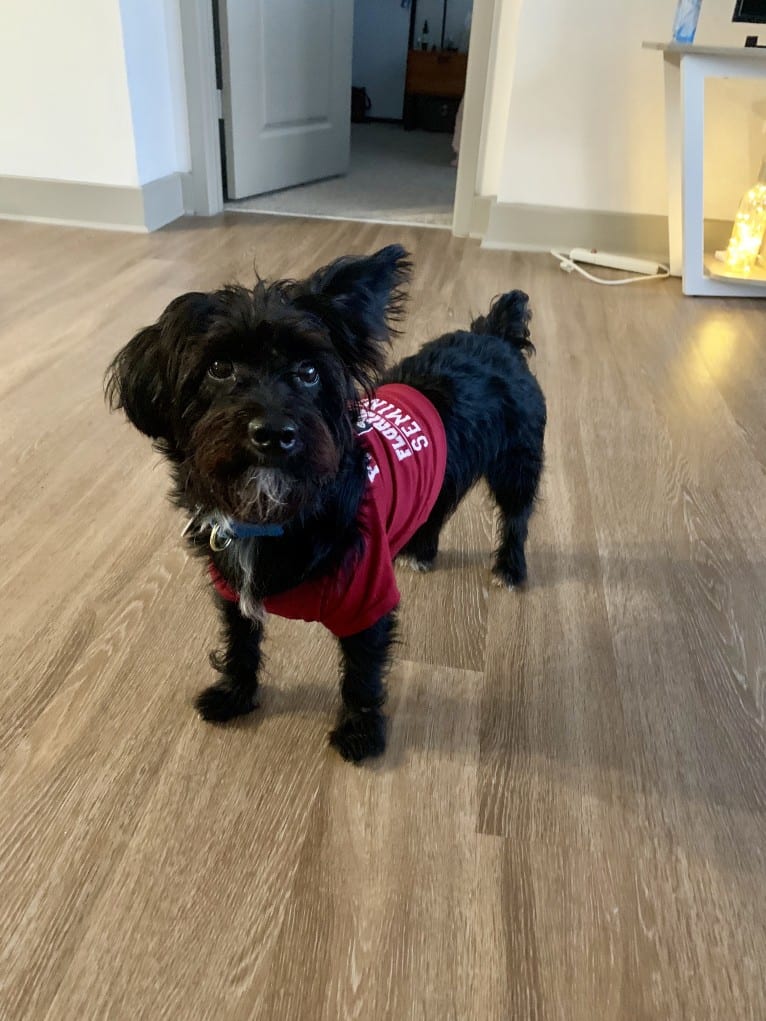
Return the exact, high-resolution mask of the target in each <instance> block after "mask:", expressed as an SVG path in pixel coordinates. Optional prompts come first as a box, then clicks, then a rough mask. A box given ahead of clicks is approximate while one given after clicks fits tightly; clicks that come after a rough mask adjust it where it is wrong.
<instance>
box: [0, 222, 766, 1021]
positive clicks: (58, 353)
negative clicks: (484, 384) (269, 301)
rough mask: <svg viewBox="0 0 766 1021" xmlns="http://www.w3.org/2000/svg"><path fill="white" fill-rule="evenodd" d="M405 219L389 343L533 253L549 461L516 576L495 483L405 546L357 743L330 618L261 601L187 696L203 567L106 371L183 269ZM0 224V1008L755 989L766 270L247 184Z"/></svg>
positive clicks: (220, 264)
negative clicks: (624, 274) (81, 216)
mask: <svg viewBox="0 0 766 1021" xmlns="http://www.w3.org/2000/svg"><path fill="white" fill-rule="evenodd" d="M395 240H400V241H402V242H403V243H404V244H405V245H407V246H408V247H409V248H411V250H412V252H413V254H414V258H415V263H416V274H415V278H414V283H413V287H412V300H411V305H410V315H409V319H408V322H407V326H406V330H405V332H404V334H403V336H402V337H401V339H400V340H399V341H398V342H397V353H399V354H402V353H404V352H407V351H409V350H411V349H413V348H414V347H415V346H416V345H418V344H419V343H420V342H422V341H423V340H424V339H426V338H428V337H431V336H433V335H435V334H437V333H439V332H441V331H443V330H445V329H448V328H451V327H453V326H464V325H466V324H467V323H468V321H469V319H470V315H471V313H472V312H473V313H477V312H480V311H483V310H484V309H485V308H486V307H487V304H488V302H489V300H490V298H491V297H492V296H493V295H494V294H496V293H498V292H500V291H502V290H506V289H508V288H510V287H514V286H515V287H522V288H524V289H526V290H528V291H529V293H530V295H531V296H532V302H533V306H534V308H535V313H536V316H535V321H534V339H535V341H536V343H537V345H538V355H537V357H536V359H535V360H534V363H533V364H534V367H535V371H536V372H537V374H538V376H539V378H540V380H541V382H542V384H543V387H544V389H545V392H546V395H547V398H548V404H549V414H550V426H549V432H548V441H547V471H546V475H545V482H544V486H543V492H542V498H541V501H540V505H539V509H538V512H537V514H536V517H535V518H534V521H533V525H532V529H531V536H530V542H529V560H530V585H529V588H528V590H527V591H526V592H524V593H520V594H511V593H506V592H503V591H500V590H497V589H495V588H494V587H491V586H490V585H489V583H488V582H489V563H490V556H489V554H490V549H491V545H492V542H493V514H492V509H491V506H490V504H489V502H488V500H487V498H486V495H485V493H484V492H483V491H481V490H477V491H476V492H474V493H473V494H471V496H470V497H469V499H468V500H467V501H466V503H465V505H464V506H463V507H462V508H461V510H460V511H459V513H458V514H457V516H456V517H455V519H454V520H453V521H452V522H451V523H450V525H449V527H448V529H447V531H446V534H445V536H444V543H443V552H442V555H441V559H440V562H439V567H438V570H437V571H436V572H435V573H434V574H433V575H431V576H419V575H412V574H409V573H407V572H406V571H401V572H400V580H401V588H402V592H403V613H402V620H403V636H402V642H401V647H400V650H399V656H398V659H397V661H396V664H395V667H394V669H393V672H392V675H391V680H390V716H391V727H390V747H389V750H388V752H387V754H386V756H385V758H384V759H383V760H381V761H379V762H377V763H375V764H373V765H367V766H364V767H362V768H358V769H357V768H353V767H351V766H348V765H346V764H345V763H343V762H341V760H340V759H339V758H338V757H337V756H336V755H334V754H333V753H331V752H330V751H329V750H328V748H327V746H326V743H325V741H326V739H325V735H326V731H327V730H328V727H329V725H330V723H331V720H332V715H333V711H334V707H335V704H336V691H335V684H336V654H335V650H334V647H333V644H332V642H331V640H330V639H329V638H328V637H327V636H326V635H325V634H323V633H322V631H321V629H319V628H318V627H315V626H308V625H302V626H301V625H290V624H288V623H287V622H285V621H281V620H273V621H272V622H271V624H270V628H269V637H268V641H267V648H268V654H269V659H268V666H267V670H266V677H265V684H264V692H263V705H262V708H261V710H260V712H259V713H258V714H257V715H255V716H253V717H252V718H251V719H247V720H245V721H242V722H239V723H237V724H235V725H232V726H228V727H225V728H215V727H211V726H209V725H204V724H202V723H201V722H200V721H199V720H198V719H197V718H196V717H195V715H194V713H193V711H192V708H191V705H190V703H191V698H192V696H193V694H194V693H195V692H196V691H197V690H198V689H199V688H200V687H201V686H203V685H204V684H206V683H207V681H208V676H209V667H208V666H207V659H206V653H207V650H208V649H209V647H210V646H211V645H212V644H213V641H214V638H215V634H214V619H213V615H212V613H211V607H210V605H209V599H208V595H207V592H206V591H205V589H206V585H205V581H204V579H203V578H202V577H201V576H200V569H199V565H198V564H196V563H195V562H192V561H190V560H189V559H188V558H187V556H186V555H185V553H184V550H183V548H182V544H181V542H180V539H179V533H180V531H181V528H182V524H183V522H182V521H181V520H180V518H179V516H178V515H177V514H176V512H174V511H173V510H172V509H171V508H170V507H169V506H168V505H167V504H166V503H165V502H164V490H165V481H166V479H165V471H164V468H163V467H162V466H161V465H160V463H159V460H158V458H157V457H156V456H155V455H154V454H153V453H152V452H151V450H150V448H149V446H148V444H147V442H146V441H145V440H143V438H141V437H140V436H138V435H137V434H136V433H135V432H134V431H133V430H131V429H130V428H129V427H128V426H127V425H126V424H125V423H124V421H123V420H122V419H121V418H120V417H119V416H109V415H108V414H107V412H106V411H105V409H104V406H103V402H102V396H101V379H102V374H103V371H104V368H105V365H106V363H107V362H108V360H109V358H110V357H111V355H112V354H113V352H114V351H115V350H116V348H117V347H118V346H120V345H121V344H123V343H124V342H125V341H126V340H127V339H128V338H129V337H130V336H131V334H132V333H133V332H134V331H135V330H136V329H137V328H138V327H139V326H141V325H143V324H145V323H147V322H149V321H151V320H153V319H154V318H155V317H156V316H157V315H158V313H159V312H160V311H161V309H162V308H163V307H164V305H165V304H166V303H167V302H168V301H169V300H170V299H171V298H173V297H174V296H175V295H176V294H178V293H179V292H181V291H184V290H189V289H202V288H209V287H212V286H215V285H217V284H219V283H221V282H222V281H226V280H231V279H240V280H243V281H249V280H251V279H252V273H253V266H254V264H257V268H258V270H259V271H260V272H261V273H262V274H263V275H274V274H278V275H291V276H292V275H299V274H303V273H306V272H307V271H309V270H311V269H313V268H314V267H316V265H317V264H319V263H321V262H323V261H326V260H329V259H331V258H333V257H335V256H337V255H340V254H342V253H345V252H348V251H358V252H367V251H372V250H374V249H375V248H376V247H379V246H381V245H383V244H386V243H389V242H391V241H395ZM0 259H1V261H2V270H1V272H0V367H1V368H2V372H1V374H0V477H1V478H2V487H0V519H1V520H2V528H0V547H1V549H2V564H3V571H2V577H0V600H1V602H2V607H1V609H0V630H1V631H2V664H3V670H2V685H0V870H1V871H0V1017H2V1018H3V1019H19V1018H34V1019H50V1021H63V1019H77V1021H83V1019H90V1018H94V1019H95V1018H109V1019H123V1018H124V1019H131V1021H132V1019H138V1018H142V1019H143V1018H146V1019H151V1021H157V1019H165V1018H169V1019H207V1018H211V1019H226V1021H228V1019H251V1018H252V1019H268V1021H282V1019H285V1021H287V1019H290V1021H292V1019H299V1021H303V1019H306V1021H338V1019H346V1018H349V1019H350V1018H360V1019H362V1018H363V1019H365V1021H370V1019H372V1021H378V1019H389V1018H390V1019H392V1021H410V1019H413V1021H414V1019H418V1021H421V1019H422V1021H432V1019H433V1021H448V1019H456V1021H457V1019H459V1021H464V1019H465V1021H490V1019H491V1021H495V1019H496V1021H527V1019H529V1021H537V1019H542V1021H547V1019H556V1021H612V1019H615V1021H616V1019H619V1021H645V1019H646V1021H649V1019H651V1021H654V1019H657V1021H681V1019H693V1021H708V1019H709V1021H719V1019H727V1021H729V1019H730V1021H763V1018H764V1017H766V993H765V992H764V982H765V979H764V971H765V967H766V905H765V897H766V894H765V891H766V871H765V863H764V856H765V854H766V819H765V814H764V813H766V767H765V760H766V755H765V752H766V748H765V743H764V687H765V686H766V612H765V604H766V599H765V593H766V473H765V472H764V467H765V465H766V396H765V394H766V329H765V328H764V327H765V325H766V320H765V318H764V313H765V312H766V306H764V305H763V304H759V303H758V302H755V301H752V302H746V301H740V302H736V301H730V302H724V301H718V300H702V299H697V300H693V299H684V298H683V297H682V296H681V294H680V289H679V285H678V282H677V281H673V282H669V283H647V284H645V285H643V284H642V285H639V286H634V287H629V288H618V289H615V288H598V287H596V286H594V285H591V284H589V283H587V282H586V281H583V280H581V279H579V278H577V277H569V276H567V275H565V274H563V273H562V272H560V270H559V269H558V267H557V266H556V264H555V263H554V261H553V260H552V259H550V258H548V257H546V256H543V255H540V256H530V255H517V254H505V253H498V252H483V251H481V250H480V249H479V248H478V245H477V244H476V242H473V241H465V240H459V239H455V238H452V237H451V236H450V235H449V234H447V233H445V232H441V231H433V230H431V231H429V230H420V229H415V228H393V227H381V226H376V225H367V224H366V225H359V224H349V223H338V222H322V221H316V220H313V221H300V220H294V219H291V220H283V219H278V218H273V217H258V216H252V215H239V216H237V215H235V214H227V215H226V216H225V217H223V218H221V219H218V220H216V221H213V222H210V221H204V220H200V221H186V222H182V223H180V224H178V225H175V226H173V227H171V228H168V229H166V230H164V231H161V232H159V233H158V234H155V235H151V236H137V235H125V234H114V233H107V232H96V231H87V230H79V229H69V228H55V227H49V226H42V225H36V224H23V223H9V222H5V223H0Z"/></svg>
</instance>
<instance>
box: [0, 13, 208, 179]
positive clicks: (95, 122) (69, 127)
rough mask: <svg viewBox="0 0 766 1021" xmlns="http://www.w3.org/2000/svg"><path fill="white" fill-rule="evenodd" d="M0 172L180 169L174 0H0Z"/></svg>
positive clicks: (182, 142) (132, 174)
mask: <svg viewBox="0 0 766 1021" xmlns="http://www.w3.org/2000/svg"><path fill="white" fill-rule="evenodd" d="M0 3H2V11H1V13H0V140H1V141H0V176H5V175H7V176H13V177H33V178H47V179H51V180H56V181H78V182H82V183H86V184H105V185H123V186H133V187H135V186H136V185H138V184H144V183H146V182H147V181H151V180H154V179H156V178H159V177H164V176H166V175H167V174H171V173H173V172H174V171H184V170H188V169H189V165H190V160H189V142H188V130H187V126H186V99H185V91H184V77H183V57H182V50H181V33H180V21H179V7H178V5H179V0H67V2H66V3H63V2H54V0H0Z"/></svg>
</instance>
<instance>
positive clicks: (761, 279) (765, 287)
mask: <svg viewBox="0 0 766 1021" xmlns="http://www.w3.org/2000/svg"><path fill="white" fill-rule="evenodd" d="M705 273H706V274H707V276H709V277H712V278H713V279H714V280H726V281H727V282H728V283H731V284H738V285H741V286H744V287H752V288H753V290H754V291H758V292H762V291H766V269H764V268H763V267H762V266H754V267H753V268H752V270H751V271H750V272H749V273H748V274H747V275H745V274H744V273H736V272H735V271H734V270H733V269H729V268H728V266H727V265H726V263H725V262H721V261H720V260H719V259H716V257H715V256H714V255H706V256H705Z"/></svg>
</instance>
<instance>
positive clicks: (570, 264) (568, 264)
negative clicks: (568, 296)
mask: <svg viewBox="0 0 766 1021" xmlns="http://www.w3.org/2000/svg"><path fill="white" fill-rule="evenodd" d="M551 255H552V256H554V257H555V258H556V259H558V260H559V266H560V267H561V269H563V270H564V272H565V273H571V272H572V270H574V271H575V272H576V273H579V274H580V276H583V277H585V279H586V280H591V281H592V282H593V283H594V284H604V285H605V286H607V287H619V286H620V285H621V284H640V283H641V282H642V281H644V280H666V279H667V278H668V277H669V276H670V267H669V266H665V265H663V264H662V263H661V262H660V263H657V265H658V266H659V268H660V269H661V270H662V273H652V274H651V276H647V275H645V274H642V275H641V276H639V277H628V278H627V279H625V280H607V279H606V278H605V277H595V276H593V274H592V273H588V271H587V270H584V269H583V268H582V266H578V265H577V263H576V262H575V261H574V259H571V258H570V257H569V256H568V255H565V254H564V252H557V251H555V249H553V248H551Z"/></svg>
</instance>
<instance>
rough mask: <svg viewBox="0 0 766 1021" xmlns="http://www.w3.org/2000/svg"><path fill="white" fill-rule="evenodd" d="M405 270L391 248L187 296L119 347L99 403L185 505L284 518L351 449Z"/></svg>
mask: <svg viewBox="0 0 766 1021" xmlns="http://www.w3.org/2000/svg"><path fill="white" fill-rule="evenodd" d="M408 271H409V263H408V262H407V259H406V253H405V252H404V250H403V249H402V248H400V247H399V246H396V245H392V246H390V247H388V248H384V249H382V250H381V251H380V252H378V253H377V254H376V255H373V256H370V257H368V258H344V259H339V260H337V261H336V262H334V263H332V264H331V265H329V266H326V267H324V268H323V269H320V270H318V271H317V272H316V273H314V274H313V275H312V276H311V277H309V278H308V279H306V280H303V281H278V282H276V283H272V284H266V283H264V282H263V281H259V283H258V284H257V286H256V287H255V288H254V289H253V290H247V289H246V288H243V287H227V288H223V289H222V290H219V291H214V292H211V293H209V294H202V293H191V294H184V295H182V296H181V297H180V298H176V300H175V301H173V302H171V304H170V305H169V306H168V307H167V309H166V310H165V311H164V312H163V314H162V316H160V319H159V321H158V322H157V323H155V324H154V325H153V326H149V327H147V328H146V329H144V330H141V332H140V333H138V334H137V335H136V336H135V337H134V338H133V340H131V341H130V343H129V344H128V345H127V346H126V347H125V348H123V350H122V351H120V353H119V354H118V355H117V357H116V358H115V360H114V362H113V363H112V365H111V367H110V369H109V370H108V375H107V396H108V397H109V400H110V402H111V404H112V407H121V408H123V409H124V410H125V412H126V414H127V416H128V418H129V419H130V421H131V422H132V423H133V424H134V425H135V426H136V427H137V428H138V429H140V430H141V431H142V432H143V433H145V434H146V435H148V436H150V437H152V439H154V440H155V441H156V442H157V445H158V447H159V448H160V449H161V450H162V451H163V452H164V453H165V454H166V455H167V456H168V458H169V459H170V460H171V462H172V464H173V466H174V470H175V474H176V488H177V496H178V497H179V499H180V500H181V501H182V502H183V503H185V504H187V505H188V506H199V507H200V508H202V509H204V510H207V511H214V510H215V511H220V512H222V513H224V514H227V515H230V516H231V517H233V518H236V519H238V520H242V521H258V522H281V521H284V520H287V519H289V518H290V517H293V516H294V515H295V514H296V513H299V512H300V511H301V510H304V509H306V508H308V507H310V506H311V505H312V503H313V501H314V500H316V498H317V496H318V494H319V493H320V492H321V489H322V487H323V486H324V485H325V484H326V483H327V482H328V481H329V480H331V479H333V478H334V477H335V476H336V475H337V472H338V469H339V467H340V465H341V462H342V460H343V455H344V452H345V451H346V450H347V449H348V448H349V447H350V446H351V444H353V442H354V422H355V418H356V402H357V399H358V396H359V392H360V390H368V389H369V388H370V387H371V386H372V385H373V383H374V380H375V378H376V376H377V374H378V372H379V371H380V369H381V367H382V365H383V362H384V359H385V349H386V343H387V341H388V340H389V338H390V331H391V322H392V319H393V318H394V317H395V316H396V315H397V314H398V312H399V311H400V307H401V298H402V292H401V288H402V285H403V284H404V282H405V280H406V278H407V274H408Z"/></svg>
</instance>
